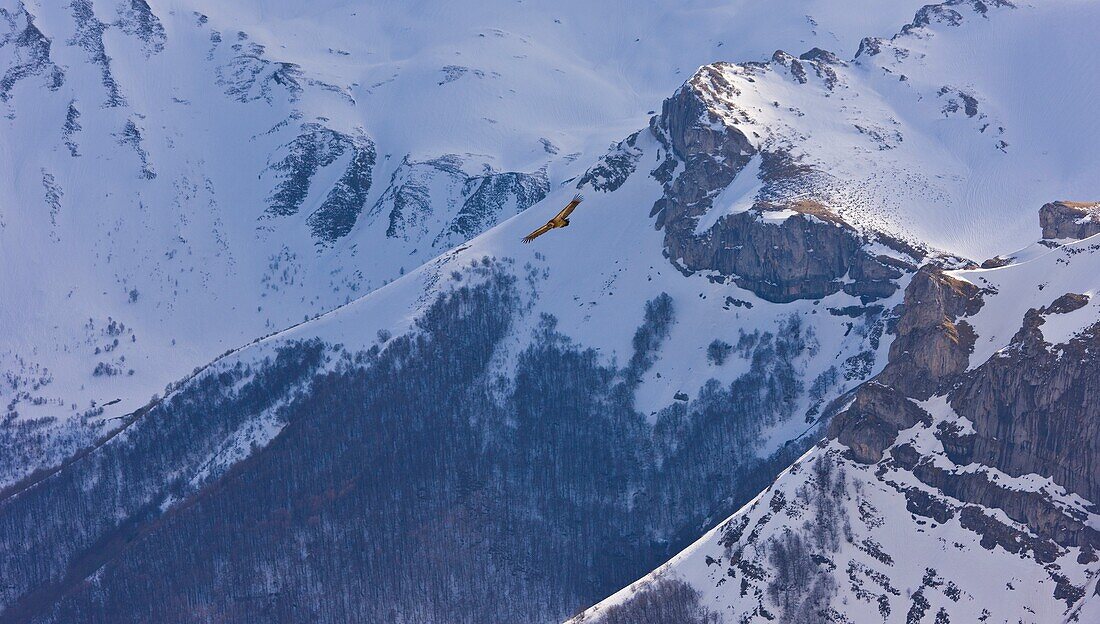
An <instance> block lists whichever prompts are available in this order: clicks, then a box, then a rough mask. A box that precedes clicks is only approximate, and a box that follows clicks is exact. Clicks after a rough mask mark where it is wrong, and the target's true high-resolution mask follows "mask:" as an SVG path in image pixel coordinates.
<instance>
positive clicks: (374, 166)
mask: <svg viewBox="0 0 1100 624" xmlns="http://www.w3.org/2000/svg"><path fill="white" fill-rule="evenodd" d="M861 5H863V6H866V7H870V6H874V7H875V8H876V11H875V16H876V20H882V23H883V24H886V23H891V22H893V21H896V20H897V19H901V16H902V15H906V14H908V13H911V12H912V10H913V9H914V5H915V3H913V2H905V1H901V0H899V1H897V2H891V3H888V4H887V5H886V6H882V3H880V2H863V3H861ZM859 8H860V7H852V9H851V10H856V9H859ZM849 10H850V9H849V8H848V7H844V8H840V7H836V6H834V5H833V4H832V3H825V2H817V1H815V2H791V3H788V4H786V5H784V6H783V7H781V8H780V9H776V8H772V7H769V8H767V9H764V8H762V7H760V6H758V5H757V4H756V3H734V4H730V3H724V2H716V1H711V2H691V3H681V2H654V3H647V4H646V5H645V6H644V7H636V6H634V4H633V3H626V2H620V3H600V4H599V5H598V6H591V3H587V2H566V3H554V4H553V5H543V6H534V5H530V6H529V5H526V4H523V5H517V4H516V3H514V2H477V3H453V2H427V3H416V4H413V5H408V6H405V5H400V4H397V5H395V4H393V3H385V4H376V3H362V2H324V3H310V4H309V5H308V6H305V5H302V4H301V3H295V2H266V1H265V2H234V3H223V2H204V1H200V0H193V1H191V0H189V1H181V2H175V1H173V2H158V1H153V2H150V3H147V2H145V1H144V0H138V1H134V2H131V1H129V0H117V1H113V0H77V1H74V2H70V3H50V2H32V1H21V0H6V1H5V2H4V3H2V4H0V76H2V77H0V110H2V115H3V120H2V122H0V123H2V130H0V171H2V172H3V173H4V174H3V176H2V179H3V181H2V183H0V290H3V292H4V305H3V306H0V327H2V328H3V331H2V332H0V370H2V371H3V375H4V383H3V384H2V387H0V399H2V400H3V403H4V405H5V416H4V419H5V420H4V425H3V430H2V433H0V435H2V436H3V437H4V438H5V439H6V440H7V442H6V443H5V448H11V449H18V450H16V451H15V452H16V453H18V457H17V458H16V457H14V456H12V459H11V460H10V461H5V462H4V465H3V467H2V468H0V482H9V481H10V480H11V479H13V478H16V477H18V476H19V475H21V474H24V473H25V472H27V471H29V470H31V469H33V468H35V467H38V466H45V465H49V464H52V463H55V462H56V461H58V460H59V459H60V458H61V457H63V456H65V455H66V454H68V453H70V452H72V451H73V450H74V449H75V448H77V447H79V446H80V445H82V444H84V443H85V442H87V441H88V440H90V439H91V438H92V437H94V436H96V435H99V434H101V433H103V432H105V431H107V430H109V429H110V428H111V426H112V425H111V423H113V422H116V421H114V420H112V419H114V418H117V417H120V416H122V415H124V414H127V413H130V412H132V411H133V410H134V409H136V408H138V407H139V406H141V405H144V404H145V403H146V402H147V401H148V400H149V398H150V397H151V396H152V395H153V394H155V393H159V392H162V389H163V388H164V387H165V385H166V384H168V383H170V382H174V381H177V380H179V379H180V378H182V377H183V376H184V375H186V374H187V373H189V372H190V371H191V370H192V369H193V368H194V367H196V366H200V365H202V364H204V363H206V362H209V361H210V360H211V359H212V358H213V357H215V356H216V355H218V354H220V353H223V352H224V351H225V350H227V349H229V348H233V347H237V346H240V345H242V344H245V343H247V342H249V341H251V340H253V339H254V338H256V337H258V336H262V335H265V334H268V333H270V332H273V331H276V330H281V329H285V328H286V327H288V326H289V325H291V324H294V323H298V322H300V321H302V320H303V319H304V318H309V317H313V316H315V315H316V314H319V313H322V312H325V311H328V310H331V309H333V308H334V307H336V306H338V305H341V304H343V303H346V302H348V301H350V300H352V299H355V298H356V297H359V296H361V295H363V294H365V293H367V292H370V291H372V290H374V289H376V288H378V287H379V286H381V285H383V284H385V283H386V282H387V281H389V280H392V279H395V278H397V277H399V276H400V275H401V274H402V273H404V272H407V271H411V270H412V269H414V268H415V267H417V266H419V265H420V264H421V263H422V262H424V261H425V260H427V259H430V258H432V257H434V256H436V255H438V254H440V253H442V252H444V251H446V250H447V249H449V248H450V247H452V246H454V245H457V244H459V243H461V242H463V241H464V240H466V239H468V238H470V237H472V236H474V235H476V234H478V233H480V232H482V231H484V230H486V229H488V228H489V227H491V226H493V225H495V224H496V223H497V222H499V221H501V220H502V219H506V218H508V217H510V216H512V215H514V214H516V212H518V211H522V210H523V209H525V208H527V207H529V206H530V205H532V204H534V203H536V202H538V201H539V200H540V199H542V198H543V197H544V196H545V195H546V194H547V193H548V192H549V191H550V190H551V188H557V187H558V185H559V184H561V183H562V181H563V180H567V179H570V178H573V177H575V176H577V175H580V174H581V173H583V172H584V170H585V168H586V167H587V166H588V164H589V163H591V161H592V160H594V159H595V157H596V156H597V155H599V154H601V153H602V152H603V151H604V150H605V149H606V146H607V144H608V143H609V142H612V141H616V140H619V139H621V138H622V137H623V136H625V135H626V134H628V133H629V132H632V131H634V130H635V129H637V128H638V127H640V126H642V125H644V123H645V120H646V119H647V118H648V111H649V110H650V109H651V108H652V107H653V106H654V105H655V103H656V102H659V101H660V100H661V98H663V97H664V96H665V95H666V94H667V93H668V92H670V91H671V90H672V89H673V88H675V86H676V85H678V84H679V83H680V82H682V81H683V80H684V78H685V77H686V76H688V75H689V74H690V73H691V72H692V71H693V69H694V68H695V67H697V66H698V65H699V64H701V63H704V62H707V61H709V60H710V59H712V58H714V57H715V56H716V55H721V54H727V53H728V54H732V55H734V56H736V57H738V58H764V57H766V55H767V54H770V52H771V49H772V47H773V46H775V45H776V44H777V43H781V44H782V45H789V46H799V47H808V46H810V45H829V46H840V47H841V48H842V49H845V50H846V51H847V52H848V53H852V52H854V49H855V45H856V44H857V42H858V34H857V32H856V31H855V26H856V24H854V23H853V21H852V20H851V19H850V15H851V13H849ZM747 23H754V24H756V25H757V26H759V27H757V28H745V27H743V24H747ZM764 26H766V27H764ZM688 32H690V33H691V35H690V36H685V35H684V34H683V33H688ZM116 401H117V402H116Z"/></svg>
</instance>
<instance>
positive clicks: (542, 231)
mask: <svg viewBox="0 0 1100 624" xmlns="http://www.w3.org/2000/svg"><path fill="white" fill-rule="evenodd" d="M552 229H554V226H552V225H550V224H549V223H547V224H546V225H544V226H542V227H540V228H539V229H537V230H535V231H534V232H531V233H530V234H528V235H527V236H524V237H523V242H525V243H530V242H531V241H533V240H535V239H536V238H538V237H540V236H542V235H543V234H545V233H547V232H549V231H550V230H552Z"/></svg>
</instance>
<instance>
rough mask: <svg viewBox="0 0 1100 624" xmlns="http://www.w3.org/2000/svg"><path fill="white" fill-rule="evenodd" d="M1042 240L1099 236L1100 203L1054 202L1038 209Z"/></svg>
mask: <svg viewBox="0 0 1100 624" xmlns="http://www.w3.org/2000/svg"><path fill="white" fill-rule="evenodd" d="M1039 225H1040V226H1041V227H1042V228H1043V238H1048V239H1051V238H1053V239H1058V238H1073V239H1081V238H1088V237H1090V236H1093V235H1095V234H1100V202H1071V201H1056V202H1051V203H1049V204H1045V205H1044V206H1043V207H1042V208H1040V209H1039Z"/></svg>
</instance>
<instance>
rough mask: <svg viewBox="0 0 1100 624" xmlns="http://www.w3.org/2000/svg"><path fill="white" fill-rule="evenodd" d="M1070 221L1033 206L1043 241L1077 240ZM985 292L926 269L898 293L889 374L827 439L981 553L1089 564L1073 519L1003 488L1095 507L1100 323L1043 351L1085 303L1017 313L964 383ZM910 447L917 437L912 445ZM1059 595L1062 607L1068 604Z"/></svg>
mask: <svg viewBox="0 0 1100 624" xmlns="http://www.w3.org/2000/svg"><path fill="white" fill-rule="evenodd" d="M1067 214H1068V215H1076V217H1075V218H1076V219H1077V220H1081V214H1082V211H1081V210H1077V209H1074V208H1073V207H1072V206H1069V207H1067V206H1066V205H1065V204H1064V203H1060V202H1056V203H1052V204H1047V205H1046V206H1043V209H1042V211H1041V215H1042V222H1043V227H1044V235H1045V236H1049V237H1055V238H1070V237H1072V236H1069V234H1074V235H1078V234H1081V233H1082V232H1081V231H1080V230H1073V231H1072V232H1070V231H1068V230H1067V229H1066V227H1067V225H1066V224H1067V223H1070V224H1072V225H1073V227H1074V228H1076V227H1078V226H1080V225H1082V224H1081V223H1076V222H1070V221H1068V217H1066V216H1065V215H1067ZM1071 229H1072V228H1071ZM982 295H983V293H982V291H980V290H979V289H978V287H977V286H975V285H973V284H971V283H969V282H965V281H962V280H959V279H955V278H953V277H951V276H948V275H946V274H944V273H943V271H941V270H940V269H937V268H934V267H931V266H926V267H923V268H922V269H921V270H920V271H919V272H918V273H917V274H916V275H915V276H914V277H913V279H912V281H911V282H910V284H909V287H908V288H907V289H906V293H905V301H904V303H903V305H902V306H901V307H900V316H899V318H898V322H897V325H896V327H895V329H894V333H895V334H896V338H895V339H894V342H893V343H892V344H891V348H890V360H889V363H888V364H887V365H886V367H885V368H884V369H883V371H882V372H881V373H880V374H879V375H878V376H877V377H876V378H875V379H874V380H872V381H871V382H868V383H866V384H864V385H863V386H861V387H860V388H858V389H857V390H856V391H855V393H854V395H853V397H852V399H851V402H850V403H849V404H848V405H847V406H846V407H845V409H844V410H843V411H842V412H841V413H839V414H838V415H836V416H835V417H834V419H833V421H832V422H831V423H830V427H829V436H830V437H832V438H835V439H836V440H837V441H839V442H840V443H841V444H843V445H845V446H847V447H848V449H849V450H848V451H847V453H846V454H847V455H848V456H849V457H851V458H852V459H854V460H856V461H859V462H862V463H876V462H879V463H881V464H882V466H883V467H884V468H883V469H884V470H886V469H894V470H899V469H900V470H905V471H909V472H911V473H912V474H913V476H915V477H916V478H917V479H918V480H919V481H920V482H921V483H923V484H925V485H927V486H930V487H932V488H934V489H935V490H936V491H937V492H939V493H941V494H943V495H945V496H946V497H949V498H945V499H942V500H941V499H938V498H937V497H934V496H930V495H929V494H928V493H926V492H923V491H919V490H914V489H905V490H904V492H905V496H906V498H907V505H908V508H909V510H910V511H911V512H913V513H915V514H919V515H924V516H928V517H930V518H933V519H934V520H935V521H936V522H940V523H942V522H946V521H947V519H948V518H951V517H955V516H956V515H958V516H959V518H960V522H961V523H962V525H963V526H964V527H965V528H967V529H970V530H972V531H976V532H978V533H979V534H981V535H982V545H983V546H985V547H986V548H994V547H1001V548H1004V549H1006V550H1008V551H1009V552H1014V553H1019V554H1021V555H1022V556H1028V557H1033V558H1034V559H1036V560H1037V561H1039V562H1043V563H1050V562H1052V561H1054V560H1055V559H1056V557H1057V556H1058V553H1059V551H1060V549H1061V548H1069V547H1081V548H1083V553H1093V552H1094V551H1095V550H1096V549H1097V548H1100V532H1098V531H1097V530H1096V529H1095V528H1093V527H1092V526H1091V525H1090V523H1089V521H1088V517H1087V513H1086V511H1085V510H1084V509H1082V508H1079V507H1074V506H1073V505H1072V504H1070V503H1068V502H1066V501H1065V500H1062V499H1059V498H1057V497H1056V493H1055V492H1054V491H1052V490H1051V489H1049V488H1039V489H1037V488H1034V487H1027V486H1021V485H1020V484H1018V483H1010V482H1006V480H1005V479H1002V478H1000V477H1003V476H1005V475H1007V476H1009V477H1019V476H1023V475H1038V476H1039V477H1040V478H1048V479H1050V481H1052V482H1053V484H1056V485H1055V488H1057V486H1061V487H1064V488H1065V489H1066V490H1068V491H1069V492H1071V493H1075V494H1078V495H1080V496H1081V497H1082V498H1083V499H1085V500H1086V501H1097V500H1100V471H1098V470H1097V466H1096V463H1095V461H1094V458H1095V457H1096V456H1097V453H1098V452H1100V419H1097V415H1100V323H1094V324H1092V325H1091V326H1089V327H1088V328H1086V329H1085V330H1083V331H1081V332H1079V333H1078V334H1077V335H1076V336H1074V337H1073V338H1071V339H1069V340H1068V341H1067V342H1064V343H1063V344H1057V345H1051V344H1049V343H1048V342H1047V341H1045V340H1044V335H1043V331H1042V326H1043V325H1044V324H1045V323H1046V319H1047V317H1049V316H1050V315H1055V314H1069V313H1072V312H1075V311H1076V310H1079V309H1081V308H1082V307H1084V306H1085V305H1087V304H1088V302H1089V297H1088V296H1087V295H1084V294H1078V293H1065V294H1063V295H1061V296H1058V297H1056V298H1055V299H1054V300H1053V301H1052V302H1051V303H1050V304H1049V305H1046V306H1043V307H1040V308H1032V309H1031V310H1028V312H1027V313H1026V314H1025V316H1024V319H1023V324H1022V326H1021V327H1020V329H1019V331H1017V332H1016V334H1015V336H1013V338H1012V339H1011V341H1010V343H1009V345H1008V346H1007V347H1006V348H1004V349H1002V350H1001V351H999V352H998V353H997V354H996V355H994V356H993V357H992V358H990V359H989V360H987V361H985V362H984V363H982V364H981V365H980V366H978V367H977V368H975V369H973V370H972V371H969V372H967V367H968V366H969V354H970V351H971V350H972V346H973V344H974V341H975V335H974V331H973V330H972V329H971V328H970V326H969V325H967V324H966V322H965V321H964V320H962V319H963V317H966V316H968V315H973V314H975V313H976V312H977V311H978V309H979V308H981V307H982V305H983V298H982ZM935 395H940V396H945V398H946V404H947V406H948V407H949V408H950V409H951V410H953V413H954V414H953V415H952V416H949V417H947V418H944V417H943V416H940V417H938V418H939V420H938V422H937V419H936V418H933V417H931V416H930V415H929V414H928V413H927V412H925V411H924V410H922V409H921V408H920V407H919V406H918V405H917V404H916V403H915V402H914V401H913V399H916V400H926V399H929V398H930V397H933V396H935ZM955 416H957V417H959V418H958V419H957V420H953V418H954V417H955ZM917 425H923V426H924V427H925V428H933V426H934V438H935V439H936V441H938V442H939V443H940V444H942V449H941V450H938V451H937V450H936V449H935V448H934V447H930V446H928V445H927V443H915V442H913V441H906V442H904V443H901V444H898V438H899V433H900V432H901V431H902V430H904V429H907V428H910V427H915V426H917ZM920 428H921V427H916V429H917V430H919V429H920ZM916 439H919V434H918V438H909V440H916ZM895 445H896V446H895ZM887 449H889V451H888V453H887ZM937 455H939V457H938V458H937V457H935V456H937ZM963 467H965V468H963ZM1032 478H1034V477H1032ZM903 489H904V488H903ZM952 499H953V500H955V501H961V502H962V503H963V504H962V505H961V506H960V505H959V504H958V503H957V502H952ZM1086 504H1087V503H1086ZM989 509H997V510H1000V511H1002V512H1004V514H1005V515H1007V516H1008V518H1010V519H1011V520H1013V521H1015V522H1017V523H1020V524H1022V525H1024V526H1026V527H1027V529H1028V531H1030V533H1028V532H1022V531H1020V530H1019V529H1017V528H1014V527H1012V526H1010V525H1008V524H1006V523H1005V522H1004V521H1002V520H998V519H997V518H996V517H995V516H994V515H991V514H989V513H987V510H989ZM1085 556H1086V554H1082V557H1085ZM1089 556H1092V557H1093V558H1094V559H1095V556H1094V555H1089ZM1063 585H1065V584H1063V583H1060V584H1059V587H1061V588H1062V589H1061V590H1060V591H1062V592H1063V594H1064V595H1065V596H1067V597H1073V596H1076V593H1074V592H1075V591H1076V590H1073V588H1072V587H1071V586H1068V585H1067V586H1065V587H1063ZM1071 590H1073V591H1071ZM1066 592H1068V593H1066Z"/></svg>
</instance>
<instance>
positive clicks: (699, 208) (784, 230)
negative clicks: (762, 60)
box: [650, 50, 912, 302]
mask: <svg viewBox="0 0 1100 624" xmlns="http://www.w3.org/2000/svg"><path fill="white" fill-rule="evenodd" d="M827 54H828V53H826V52H824V51H821V50H818V51H816V52H815V53H814V55H813V56H812V58H814V59H817V58H819V57H820V58H826V55H827ZM776 55H777V57H776V58H777V60H776V62H781V64H782V63H785V64H786V66H787V67H788V68H789V69H790V70H791V71H797V72H804V71H805V70H804V68H803V66H802V63H801V62H800V61H799V60H798V59H795V58H794V57H792V56H790V55H787V54H785V53H779V52H777V53H776ZM826 60H827V59H826ZM808 62H811V61H808ZM812 62H813V63H814V67H818V66H819V65H822V62H817V61H816V60H814V61H812ZM719 67H720V66H708V67H704V68H702V69H701V70H699V72H698V73H697V74H696V75H695V76H694V77H692V79H691V80H689V81H688V83H687V84H686V85H684V87H683V88H681V89H680V91H679V92H677V94H676V95H675V96H673V97H672V98H670V99H668V100H666V101H665V104H664V107H663V109H662V112H661V115H659V116H657V117H654V118H653V120H652V122H651V124H650V129H651V131H652V132H653V134H654V135H655V136H656V137H657V139H658V140H659V141H661V143H662V144H664V145H665V147H666V148H667V149H668V154H667V155H666V158H665V160H664V162H663V163H662V164H661V165H660V166H659V167H658V168H657V169H656V170H655V171H654V172H653V175H654V176H655V177H656V178H657V179H658V180H659V181H661V182H662V183H664V186H665V195H664V197H662V198H661V199H660V200H658V201H657V202H656V204H654V206H653V214H654V215H656V216H657V227H658V228H663V229H664V231H665V249H666V252H667V254H668V256H669V259H670V260H671V261H672V262H673V263H674V264H675V265H677V267H678V268H680V269H681V270H682V271H701V270H711V271H717V272H718V273H720V274H722V275H725V276H728V277H730V278H731V279H732V280H733V281H734V282H736V283H737V285H738V286H741V287H742V288H745V289H747V290H751V291H752V292H754V293H756V294H757V295H758V296H760V297H762V298H764V299H767V300H769V301H774V302H788V301H793V300H796V299H807V298H812V299H816V298H820V297H824V296H827V295H830V294H833V293H836V292H839V291H840V290H841V289H844V290H845V291H846V292H848V293H849V294H851V295H854V296H859V297H863V298H865V299H867V300H873V299H878V298H882V297H888V296H890V295H891V294H893V293H894V291H895V290H897V286H896V284H895V283H894V282H893V280H896V279H897V278H899V277H901V276H902V274H903V271H904V270H906V269H911V268H912V267H909V266H907V265H906V263H904V262H901V263H899V262H897V261H894V260H893V259H891V258H887V257H884V256H872V255H871V254H869V253H868V252H867V251H866V250H865V249H864V248H863V243H864V237H863V236H861V235H860V233H859V232H857V231H856V230H855V229H854V228H852V227H851V226H849V225H848V224H847V223H845V222H844V221H843V220H842V219H840V218H839V217H838V216H836V215H835V214H833V213H832V212H831V211H829V210H828V208H826V207H825V206H824V205H822V204H821V203H819V202H816V201H812V200H789V199H786V198H789V197H791V196H792V195H795V194H794V193H791V192H790V191H792V190H795V189H799V188H803V189H804V188H805V187H806V186H808V185H810V184H812V183H813V181H814V179H815V177H816V176H818V175H820V174H819V173H818V172H816V171H814V170H813V169H812V168H810V167H807V166H805V165H801V164H799V163H797V162H794V161H793V160H792V159H791V158H790V157H789V156H788V155H787V154H786V153H783V152H762V153H759V157H760V159H761V167H760V174H759V177H760V179H761V181H762V182H763V183H764V188H763V190H762V191H761V193H760V194H759V195H758V199H759V201H757V202H756V203H755V204H754V205H753V207H752V209H751V210H747V211H744V212H739V213H735V214H729V215H723V216H722V217H720V218H719V219H718V220H717V222H716V223H715V225H714V226H712V227H711V228H709V229H708V230H707V231H706V232H703V233H701V234H699V233H696V231H695V228H696V226H697V224H698V222H699V219H700V218H702V217H703V216H704V215H705V214H706V213H707V212H708V211H709V210H711V209H712V208H713V201H714V198H715V197H716V195H717V194H718V192H719V191H721V190H722V189H725V188H726V187H727V186H729V185H730V183H731V182H733V179H734V178H735V177H736V176H737V175H738V174H741V175H746V174H745V173H742V171H743V169H744V168H745V165H746V164H747V163H748V162H749V160H750V159H751V158H752V157H753V156H754V155H757V154H758V152H757V149H756V148H755V147H754V146H753V145H752V143H751V141H749V139H748V138H747V137H746V136H745V135H744V134H743V133H741V131H740V130H738V129H737V128H736V127H734V126H731V125H728V124H727V123H725V122H724V121H723V120H721V119H720V118H719V117H718V116H717V115H716V114H715V113H714V112H713V111H712V110H711V108H710V105H709V102H710V100H711V99H712V98H713V97H714V96H715V94H716V93H718V92H719V91H721V90H727V91H729V90H733V89H734V87H733V86H732V85H731V84H729V82H728V81H727V79H726V78H725V77H724V76H723V75H722V73H721V71H719V69H718V68H719ZM674 173H675V174H676V175H675V177H673V174H674ZM845 277H848V278H850V281H849V283H847V284H845V283H844V279H843V278H845Z"/></svg>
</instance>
